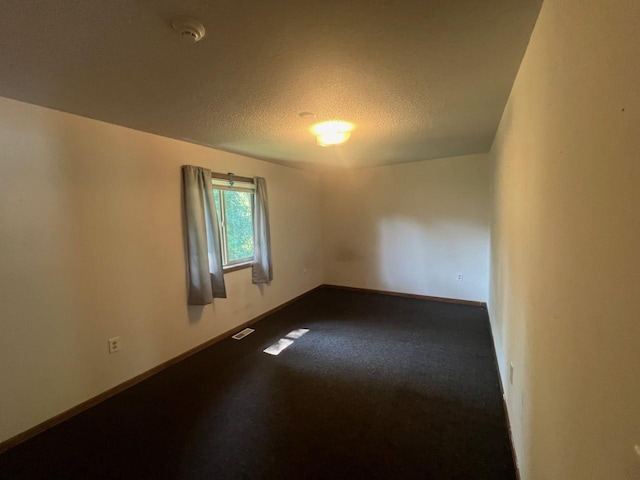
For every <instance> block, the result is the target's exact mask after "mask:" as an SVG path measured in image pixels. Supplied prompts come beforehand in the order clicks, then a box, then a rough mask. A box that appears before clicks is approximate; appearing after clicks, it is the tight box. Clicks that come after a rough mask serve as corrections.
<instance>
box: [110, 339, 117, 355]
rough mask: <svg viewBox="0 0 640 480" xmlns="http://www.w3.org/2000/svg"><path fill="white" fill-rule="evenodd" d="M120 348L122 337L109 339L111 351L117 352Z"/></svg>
mask: <svg viewBox="0 0 640 480" xmlns="http://www.w3.org/2000/svg"><path fill="white" fill-rule="evenodd" d="M119 350H120V337H113V338H110V339H109V353H116V352H117V351H119Z"/></svg>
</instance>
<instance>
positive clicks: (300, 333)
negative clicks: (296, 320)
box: [285, 328, 309, 338]
mask: <svg viewBox="0 0 640 480" xmlns="http://www.w3.org/2000/svg"><path fill="white" fill-rule="evenodd" d="M308 331H309V329H308V328H298V329H297V330H291V331H290V332H289V333H287V334H286V335H285V337H287V338H300V337H301V336H303V335H304V334H305V333H307V332H308Z"/></svg>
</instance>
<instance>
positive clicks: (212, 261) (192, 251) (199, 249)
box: [182, 165, 227, 305]
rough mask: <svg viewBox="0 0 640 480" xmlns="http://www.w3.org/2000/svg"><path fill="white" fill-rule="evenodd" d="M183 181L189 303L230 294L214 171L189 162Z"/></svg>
mask: <svg viewBox="0 0 640 480" xmlns="http://www.w3.org/2000/svg"><path fill="white" fill-rule="evenodd" d="M182 183H183V187H184V188H183V194H184V210H185V219H186V227H187V231H186V236H187V269H188V272H187V273H188V279H187V281H188V283H189V299H188V303H189V305H207V304H209V303H211V302H212V301H213V299H214V298H226V297H227V292H226V290H225V287H224V276H223V273H222V250H221V248H220V232H219V231H218V214H217V212H216V204H215V200H214V199H213V186H212V184H211V171H210V170H207V169H206V168H200V167H193V166H191V165H185V166H183V167H182Z"/></svg>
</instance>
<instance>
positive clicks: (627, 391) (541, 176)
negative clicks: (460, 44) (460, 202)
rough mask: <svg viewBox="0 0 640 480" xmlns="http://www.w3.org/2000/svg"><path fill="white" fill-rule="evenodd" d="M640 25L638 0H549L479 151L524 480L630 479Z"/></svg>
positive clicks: (637, 306) (637, 302)
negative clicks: (489, 197)
mask: <svg viewBox="0 0 640 480" xmlns="http://www.w3.org/2000/svg"><path fill="white" fill-rule="evenodd" d="M639 32H640V2H638V1H637V0H612V1H607V2H595V1H582V0H546V1H545V3H544V4H543V7H542V11H541V14H540V18H539V20H538V23H537V25H536V28H535V30H534V33H533V36H532V38H531V42H530V45H529V48H528V50H527V53H526V55H525V57H524V60H523V63H522V66H521V69H520V72H519V74H518V77H517V80H516V82H515V85H514V88H513V91H512V93H511V97H510V99H509V103H508V105H507V108H506V110H505V112H504V115H503V118H502V123H501V124H500V128H499V131H498V135H497V137H496V139H495V143H494V145H493V148H492V151H491V155H492V158H493V164H494V176H495V218H494V222H493V230H492V268H491V296H490V313H491V320H492V323H493V329H494V338H495V342H496V347H497V351H498V357H499V363H500V368H501V371H502V376H503V380H504V383H505V387H506V389H507V396H508V406H509V412H510V418H511V424H512V428H513V433H514V436H515V445H516V451H517V455H518V458H519V462H520V467H521V471H522V478H523V479H524V480H584V479H593V480H613V479H616V480H618V479H619V480H623V479H625V480H626V479H632V478H640V461H639V460H640V459H639V458H637V457H636V455H635V453H634V449H633V447H634V445H635V444H640V411H639V406H640V381H639V379H638V375H639V373H640V296H639V293H640V253H639V248H640V222H639V220H638V219H639V218H640V36H639V35H640V33H639ZM509 362H513V364H514V367H515V370H514V384H513V386H511V385H509V382H508V373H507V372H508V364H509Z"/></svg>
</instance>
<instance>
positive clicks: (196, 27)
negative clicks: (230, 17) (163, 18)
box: [171, 17, 205, 43]
mask: <svg viewBox="0 0 640 480" xmlns="http://www.w3.org/2000/svg"><path fill="white" fill-rule="evenodd" d="M171 24H172V25H173V29H174V30H175V31H176V32H178V35H180V38H181V39H182V40H183V41H184V42H185V43H196V42H199V41H200V40H202V38H203V37H204V34H205V30H204V25H202V24H201V23H200V22H199V21H198V20H196V19H195V18H190V17H178V18H176V19H175V20H174V21H173V22H171Z"/></svg>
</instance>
